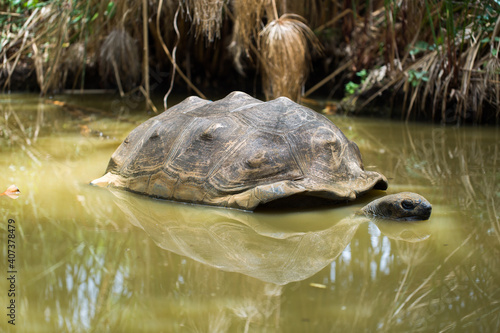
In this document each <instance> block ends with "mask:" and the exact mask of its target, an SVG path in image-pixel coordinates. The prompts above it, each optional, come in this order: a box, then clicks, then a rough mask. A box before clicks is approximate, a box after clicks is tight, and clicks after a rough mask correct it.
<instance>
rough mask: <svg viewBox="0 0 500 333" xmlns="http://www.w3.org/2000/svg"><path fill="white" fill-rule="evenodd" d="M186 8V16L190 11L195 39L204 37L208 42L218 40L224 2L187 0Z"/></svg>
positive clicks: (217, 0) (219, 0)
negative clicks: (194, 28)
mask: <svg viewBox="0 0 500 333" xmlns="http://www.w3.org/2000/svg"><path fill="white" fill-rule="evenodd" d="M186 7H187V11H188V14H190V13H191V11H192V21H193V23H194V24H195V25H196V37H198V36H199V35H205V36H206V38H207V40H208V41H209V42H213V41H214V40H215V38H220V29H221V26H222V9H223V8H224V0H189V1H186Z"/></svg>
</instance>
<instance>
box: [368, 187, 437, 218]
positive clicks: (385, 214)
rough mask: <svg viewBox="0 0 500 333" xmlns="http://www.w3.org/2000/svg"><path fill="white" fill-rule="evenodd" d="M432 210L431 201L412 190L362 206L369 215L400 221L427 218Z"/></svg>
mask: <svg viewBox="0 0 500 333" xmlns="http://www.w3.org/2000/svg"><path fill="white" fill-rule="evenodd" d="M431 211H432V206H431V204H430V203H429V201H427V200H426V199H425V198H424V197H422V196H421V195H419V194H416V193H411V192H401V193H397V194H391V195H387V196H385V197H382V198H380V199H377V200H374V201H372V202H370V203H369V204H368V205H366V206H365V207H363V208H361V212H362V213H363V214H364V215H366V216H368V217H375V218H380V219H389V220H399V221H417V220H427V219H429V217H430V216H431Z"/></svg>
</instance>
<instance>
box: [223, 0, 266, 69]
mask: <svg viewBox="0 0 500 333" xmlns="http://www.w3.org/2000/svg"><path fill="white" fill-rule="evenodd" d="M264 2H265V0H234V1H233V9H234V27H233V35H232V38H231V43H230V44H229V51H230V52H231V53H232V54H233V61H234V64H235V66H236V69H237V70H238V72H239V73H240V74H242V75H243V74H244V73H243V65H242V64H241V56H242V54H245V55H246V56H247V57H249V49H250V48H251V46H252V42H253V40H254V39H256V37H257V29H258V28H260V24H261V19H262V15H263V13H264V10H263V9H264Z"/></svg>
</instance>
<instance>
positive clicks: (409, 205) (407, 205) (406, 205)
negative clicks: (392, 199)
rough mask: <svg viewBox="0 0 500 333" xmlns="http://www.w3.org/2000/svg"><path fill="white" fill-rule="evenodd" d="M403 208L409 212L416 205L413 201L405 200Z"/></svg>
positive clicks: (402, 203)
mask: <svg viewBox="0 0 500 333" xmlns="http://www.w3.org/2000/svg"><path fill="white" fill-rule="evenodd" d="M401 207H403V208H404V209H408V210H409V209H413V208H415V205H414V204H413V202H412V201H411V200H403V202H401Z"/></svg>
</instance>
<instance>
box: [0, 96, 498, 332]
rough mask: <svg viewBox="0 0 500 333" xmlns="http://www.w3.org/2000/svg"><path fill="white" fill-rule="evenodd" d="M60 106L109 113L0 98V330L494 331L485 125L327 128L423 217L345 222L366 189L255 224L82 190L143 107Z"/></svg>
mask: <svg viewBox="0 0 500 333" xmlns="http://www.w3.org/2000/svg"><path fill="white" fill-rule="evenodd" d="M56 99H58V98H56ZM59 100H65V101H67V102H70V103H73V104H77V105H85V106H87V107H94V108H99V109H102V110H105V111H106V112H104V113H97V114H88V113H78V112H68V111H67V110H65V109H63V108H61V107H59V106H56V105H53V104H47V103H43V101H41V100H39V99H38V97H36V96H32V95H12V96H8V95H3V96H1V97H0V170H1V171H0V192H1V191H3V190H5V189H6V188H7V187H8V186H9V185H10V184H16V185H17V186H18V187H19V188H20V190H21V192H22V193H21V196H20V197H19V198H18V199H17V200H12V199H10V198H8V197H6V196H2V197H0V244H1V245H0V246H1V248H0V254H1V256H0V261H1V264H0V308H1V309H2V310H0V314H1V316H0V332H3V331H7V332H89V331H92V332H373V331H376V330H377V331H380V332H497V331H499V330H500V221H499V214H500V165H499V164H500V140H499V139H500V131H499V130H497V129H494V128H452V127H446V128H443V127H440V126H436V125H422V124H414V125H413V124H411V125H405V124H404V123H399V122H387V121H378V120H370V119H347V118H332V120H333V121H334V122H335V123H336V124H337V125H338V126H339V127H340V128H341V129H342V130H343V131H344V133H345V134H346V135H347V136H348V137H349V138H350V139H352V140H354V141H356V142H357V143H358V145H359V146H360V149H361V151H362V154H363V158H364V163H365V168H366V169H369V170H377V171H380V172H382V173H383V174H385V175H386V176H387V178H388V179H389V182H390V186H389V190H388V192H389V193H394V192H399V191H415V192H418V193H420V194H422V195H424V196H425V197H426V198H427V199H428V200H429V201H430V202H431V203H432V204H433V213H432V216H431V219H430V220H429V221H427V222H419V223H415V224H409V223H403V224H401V223H387V222H386V223H382V222H377V223H374V222H370V221H367V220H363V219H359V218H355V217H354V216H353V214H354V212H356V210H357V209H359V208H360V207H362V205H363V204H365V203H367V202H368V201H369V200H370V199H372V198H373V197H374V196H375V195H379V194H380V193H375V194H373V195H371V196H367V197H366V198H364V199H363V200H361V201H360V202H356V203H355V204H352V205H349V206H344V207H338V208H335V209H327V210H316V211H308V212H295V213H280V214H271V213H266V214H264V213H246V212H240V211H236V210H225V209H218V208H207V207H201V206H193V205H186V204H179V203H170V202H161V201H157V200H152V199H145V198H142V197H140V196H138V195H132V194H129V193H125V192H121V191H108V190H106V189H102V188H94V187H91V186H89V185H88V182H89V181H90V180H92V179H95V178H97V177H99V176H101V175H102V174H103V173H104V170H105V168H106V165H107V163H108V159H109V157H110V156H111V154H112V152H113V151H114V150H115V149H116V147H117V146H118V145H119V143H120V142H121V141H122V140H123V139H124V138H125V136H126V135H127V133H128V132H129V131H130V130H132V129H133V128H134V127H135V126H137V125H138V124H139V123H140V122H141V121H143V120H145V119H147V117H148V115H147V114H146V113H144V112H132V111H131V110H133V109H134V108H137V107H142V105H141V104H140V103H138V102H135V101H133V100H128V101H126V102H123V101H121V102H120V101H119V100H117V99H116V98H115V97H113V96H84V97H71V98H70V97H59ZM117 119H118V120H119V121H117ZM9 219H10V220H11V223H10V225H11V226H15V229H12V227H10V230H9V227H8V225H9ZM12 221H15V222H12ZM12 235H13V236H12ZM9 237H10V238H9ZM9 239H10V240H13V241H14V243H12V242H10V244H11V245H14V247H13V248H10V249H11V250H12V251H14V252H12V251H11V252H9V251H8V250H9V247H8V245H9V243H8V240H9ZM9 258H10V259H11V261H10V262H9ZM10 265H13V266H12V267H9V266H10ZM9 271H14V272H15V273H9ZM11 275H13V276H14V279H13V280H8V278H9V277H11ZM11 282H13V284H11ZM10 290H13V291H14V293H15V296H13V295H11V296H9V291H10ZM12 300H14V302H15V303H14V304H15V310H14V314H15V321H14V322H15V326H13V325H11V324H9V323H8V321H9V320H12V319H11V317H9V316H7V314H9V313H10V309H8V308H7V307H8V306H9V305H10V304H11V302H12Z"/></svg>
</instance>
